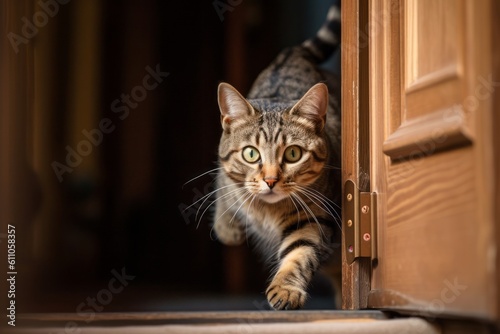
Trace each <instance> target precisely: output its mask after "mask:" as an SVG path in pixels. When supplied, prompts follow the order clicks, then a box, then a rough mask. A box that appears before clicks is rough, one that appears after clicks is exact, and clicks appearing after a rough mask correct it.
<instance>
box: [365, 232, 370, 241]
mask: <svg viewBox="0 0 500 334" xmlns="http://www.w3.org/2000/svg"><path fill="white" fill-rule="evenodd" d="M370 238H371V236H370V233H365V234H363V240H364V241H370Z"/></svg>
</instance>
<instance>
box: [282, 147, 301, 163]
mask: <svg viewBox="0 0 500 334" xmlns="http://www.w3.org/2000/svg"><path fill="white" fill-rule="evenodd" d="M284 157H285V160H286V161H287V162H297V161H299V160H300V158H301V157H302V149H301V148H300V147H298V146H297V145H293V146H288V147H287V148H286V150H285V154H284Z"/></svg>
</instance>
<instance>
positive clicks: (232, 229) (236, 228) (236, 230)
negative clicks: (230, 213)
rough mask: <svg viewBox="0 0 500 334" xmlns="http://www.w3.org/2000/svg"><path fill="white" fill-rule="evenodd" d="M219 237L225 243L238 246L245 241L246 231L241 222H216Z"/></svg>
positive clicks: (216, 231) (215, 229) (216, 233)
mask: <svg viewBox="0 0 500 334" xmlns="http://www.w3.org/2000/svg"><path fill="white" fill-rule="evenodd" d="M214 231H215V235H216V236H217V239H218V240H219V241H220V242H222V243H223V244H224V245H228V246H238V245H241V244H242V243H243V242H244V241H245V231H244V230H243V228H242V227H241V226H240V225H239V224H222V223H216V224H214Z"/></svg>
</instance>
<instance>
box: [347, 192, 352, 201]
mask: <svg viewBox="0 0 500 334" xmlns="http://www.w3.org/2000/svg"><path fill="white" fill-rule="evenodd" d="M347 200H348V201H349V202H350V201H352V194H347Z"/></svg>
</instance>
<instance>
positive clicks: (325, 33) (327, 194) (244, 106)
mask: <svg viewBox="0 0 500 334" xmlns="http://www.w3.org/2000/svg"><path fill="white" fill-rule="evenodd" d="M339 42H340V9H339V8H338V7H336V6H333V7H332V9H331V10H330V11H329V14H328V17H327V20H326V22H325V24H324V25H323V26H322V28H321V29H320V30H319V31H318V33H317V35H316V36H314V37H313V38H311V39H310V40H307V41H305V42H304V43H302V44H301V45H298V46H294V47H291V48H287V49H285V50H283V51H282V52H281V53H280V54H279V55H278V56H277V57H276V59H275V60H274V61H273V62H272V63H271V64H270V65H269V66H268V67H267V68H266V69H265V70H264V71H262V72H261V74H260V75H259V76H258V78H257V79H256V80H255V82H254V84H253V86H252V88H251V90H250V92H249V93H248V94H247V96H246V97H243V96H242V95H241V94H240V93H239V92H238V91H237V90H236V89H235V88H234V87H232V86H231V85H229V84H227V83H221V84H220V85H219V91H218V98H219V107H220V111H221V123H222V128H223V132H222V135H221V139H220V144H219V165H220V167H221V169H220V170H219V174H218V177H217V194H216V195H217V198H216V200H215V217H214V230H215V233H216V235H217V237H218V239H219V240H220V241H221V242H223V243H225V244H228V245H236V244H241V243H242V242H244V241H245V239H246V238H247V237H250V238H252V239H253V240H254V241H255V242H256V245H257V248H258V249H259V250H261V251H262V253H263V254H264V255H265V256H266V258H267V259H268V261H269V263H270V264H272V265H273V274H272V277H271V279H270V283H269V286H268V288H267V291H266V295H267V299H268V301H269V303H270V305H271V307H273V308H274V309H298V308H301V307H302V306H303V305H304V303H305V301H306V298H307V288H308V285H309V283H310V281H311V279H312V277H313V275H314V274H315V272H316V271H317V270H318V268H319V267H320V265H321V264H322V263H324V262H325V261H327V260H328V259H330V258H331V257H332V256H337V257H338V256H340V254H339V252H333V248H332V243H333V240H334V238H335V237H338V235H339V233H340V228H339V226H340V223H339V222H340V212H339V194H340V189H341V187H340V183H339V182H340V180H339V175H340V173H339V171H338V169H337V168H338V167H339V166H340V112H339V102H338V99H337V96H336V94H338V92H335V91H332V87H335V83H333V82H332V81H331V80H330V79H331V76H328V75H327V74H325V72H323V71H322V70H320V69H319V68H318V64H319V63H320V62H322V61H324V60H326V59H327V58H328V57H329V56H330V55H331V54H332V52H334V51H335V49H336V47H337V46H338V44H339ZM333 93H335V94H333Z"/></svg>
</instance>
